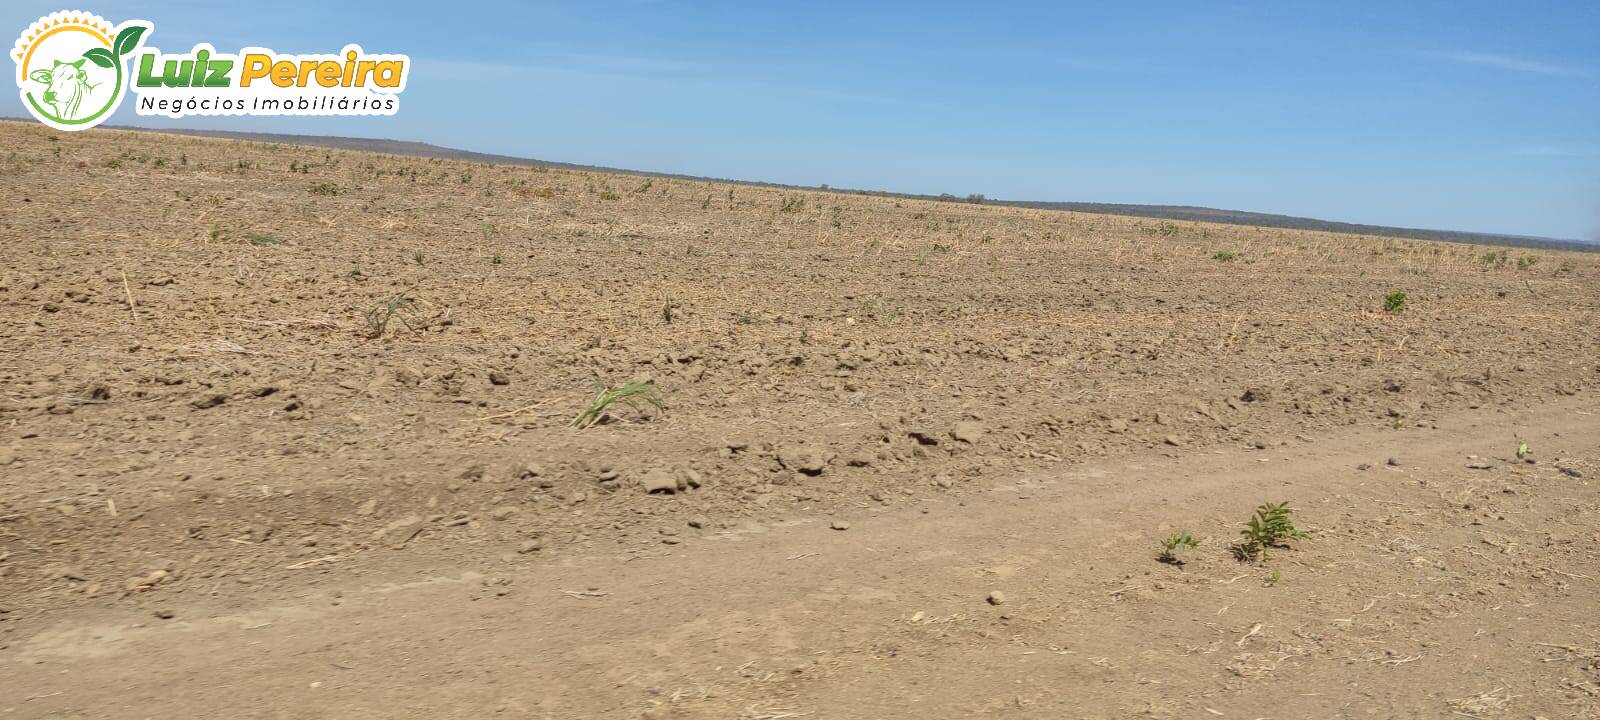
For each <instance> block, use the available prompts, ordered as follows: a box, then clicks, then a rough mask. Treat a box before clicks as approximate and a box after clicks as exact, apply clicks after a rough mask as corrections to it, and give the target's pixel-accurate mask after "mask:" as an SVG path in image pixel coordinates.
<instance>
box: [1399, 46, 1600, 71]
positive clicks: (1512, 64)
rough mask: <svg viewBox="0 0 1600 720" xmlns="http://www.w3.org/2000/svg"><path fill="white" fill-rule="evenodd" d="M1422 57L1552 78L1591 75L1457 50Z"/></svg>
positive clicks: (1429, 53)
mask: <svg viewBox="0 0 1600 720" xmlns="http://www.w3.org/2000/svg"><path fill="white" fill-rule="evenodd" d="M1418 54H1419V55H1421V56H1422V57H1425V58H1428V59H1430V60H1438V61H1440V62H1449V63H1456V64H1458V65H1477V66H1479V67H1487V68H1494V69H1496V70H1509V71H1511V72H1522V73H1533V74H1536V75H1550V76H1552V77H1572V78H1583V77H1589V76H1590V74H1591V73H1589V71H1587V70H1584V69H1582V68H1575V67H1570V66H1567V65H1557V64H1554V63H1545V62H1539V61H1537V60H1525V59H1523V58H1515V57H1511V56H1509V55H1497V54H1495V53H1483V52H1465V51H1459V50H1430V51H1426V52H1421V53H1418Z"/></svg>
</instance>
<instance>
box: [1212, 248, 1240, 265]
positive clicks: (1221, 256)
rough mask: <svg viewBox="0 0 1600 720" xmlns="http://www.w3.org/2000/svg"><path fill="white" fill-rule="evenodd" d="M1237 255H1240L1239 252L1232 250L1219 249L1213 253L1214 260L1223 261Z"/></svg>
mask: <svg viewBox="0 0 1600 720" xmlns="http://www.w3.org/2000/svg"><path fill="white" fill-rule="evenodd" d="M1236 257H1239V254H1238V253H1236V252H1234V251H1232V250H1218V251H1216V252H1215V253H1213V254H1212V255H1211V259H1212V260H1221V261H1222V262H1228V261H1229V260H1232V259H1234V258H1236Z"/></svg>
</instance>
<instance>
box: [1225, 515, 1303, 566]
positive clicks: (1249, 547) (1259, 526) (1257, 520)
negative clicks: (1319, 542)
mask: <svg viewBox="0 0 1600 720" xmlns="http://www.w3.org/2000/svg"><path fill="white" fill-rule="evenodd" d="M1239 535H1240V536H1241V538H1242V539H1241V540H1240V541H1239V544H1238V545H1235V546H1234V554H1236V555H1238V556H1239V558H1240V559H1241V560H1254V559H1256V558H1260V559H1261V560H1266V559H1267V552H1268V550H1270V549H1271V548H1281V547H1287V543H1288V542H1289V541H1290V540H1304V539H1306V538H1307V537H1309V536H1308V535H1307V534H1306V533H1305V532H1304V531H1302V530H1300V529H1299V528H1297V527H1295V526H1294V508H1291V507H1289V503H1263V504H1262V505H1261V506H1260V507H1257V508H1256V512H1255V514H1254V515H1252V516H1250V521H1249V522H1247V523H1245V525H1244V529H1243V530H1240V531H1239Z"/></svg>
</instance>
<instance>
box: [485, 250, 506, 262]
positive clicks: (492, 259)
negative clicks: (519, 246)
mask: <svg viewBox="0 0 1600 720" xmlns="http://www.w3.org/2000/svg"><path fill="white" fill-rule="evenodd" d="M505 261H506V259H505V258H503V257H501V256H500V253H495V254H493V255H490V256H489V264H490V265H503V264H505Z"/></svg>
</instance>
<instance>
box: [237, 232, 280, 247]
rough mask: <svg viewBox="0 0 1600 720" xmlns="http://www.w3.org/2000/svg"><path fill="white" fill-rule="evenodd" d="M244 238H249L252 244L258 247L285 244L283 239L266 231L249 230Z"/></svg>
mask: <svg viewBox="0 0 1600 720" xmlns="http://www.w3.org/2000/svg"><path fill="white" fill-rule="evenodd" d="M244 239H246V240H249V241H250V244H251V245H254V246H256V247H272V246H273V245H282V244H283V241H282V240H279V239H277V238H275V237H273V236H271V235H268V234H266V233H259V232H247V233H245V234H244Z"/></svg>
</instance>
